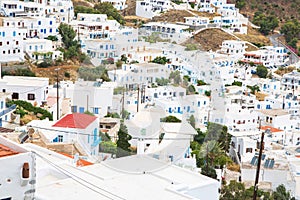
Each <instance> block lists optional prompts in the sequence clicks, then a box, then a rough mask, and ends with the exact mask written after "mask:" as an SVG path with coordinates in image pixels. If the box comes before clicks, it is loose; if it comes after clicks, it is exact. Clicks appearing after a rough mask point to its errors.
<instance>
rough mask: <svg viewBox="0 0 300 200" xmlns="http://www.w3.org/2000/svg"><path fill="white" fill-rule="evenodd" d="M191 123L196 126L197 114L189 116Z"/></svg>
mask: <svg viewBox="0 0 300 200" xmlns="http://www.w3.org/2000/svg"><path fill="white" fill-rule="evenodd" d="M189 123H190V124H191V126H192V127H193V128H195V126H196V119H195V116H194V115H191V116H190V118H189Z"/></svg>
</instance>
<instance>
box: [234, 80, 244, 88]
mask: <svg viewBox="0 0 300 200" xmlns="http://www.w3.org/2000/svg"><path fill="white" fill-rule="evenodd" d="M242 84H243V83H242V82H241V81H233V83H232V85H236V86H240V87H241V86H242Z"/></svg>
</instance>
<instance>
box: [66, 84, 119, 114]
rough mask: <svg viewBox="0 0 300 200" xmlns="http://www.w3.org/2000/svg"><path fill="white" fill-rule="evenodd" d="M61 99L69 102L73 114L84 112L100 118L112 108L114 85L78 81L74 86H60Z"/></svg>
mask: <svg viewBox="0 0 300 200" xmlns="http://www.w3.org/2000/svg"><path fill="white" fill-rule="evenodd" d="M62 87H63V97H64V98H69V99H70V101H71V111H72V112H73V113H84V112H86V111H88V112H91V113H93V114H94V115H95V116H97V117H99V118H102V117H104V116H105V115H107V112H108V110H109V109H110V108H111V107H112V98H113V88H114V87H115V84H113V83H112V84H111V83H109V82H102V81H100V80H97V81H83V80H81V79H80V80H78V81H76V82H75V83H74V84H70V83H67V84H66V85H62Z"/></svg>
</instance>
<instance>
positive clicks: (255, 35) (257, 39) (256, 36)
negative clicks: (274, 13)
mask: <svg viewBox="0 0 300 200" xmlns="http://www.w3.org/2000/svg"><path fill="white" fill-rule="evenodd" d="M235 35H236V36H237V37H239V38H240V39H241V40H244V41H248V42H250V43H253V44H257V45H259V44H260V45H263V46H267V45H271V41H270V39H269V38H267V37H266V36H264V35H262V34H261V33H260V32H259V31H258V30H257V29H255V28H253V27H251V26H248V32H247V34H235ZM246 50H247V51H253V50H257V48H255V47H254V46H251V45H248V49H246Z"/></svg>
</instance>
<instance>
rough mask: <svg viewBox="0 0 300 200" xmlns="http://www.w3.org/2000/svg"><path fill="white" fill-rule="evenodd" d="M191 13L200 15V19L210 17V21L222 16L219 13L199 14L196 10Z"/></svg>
mask: <svg viewBox="0 0 300 200" xmlns="http://www.w3.org/2000/svg"><path fill="white" fill-rule="evenodd" d="M191 12H192V13H194V14H196V15H198V16H199V17H208V18H209V19H210V20H212V19H213V18H214V17H217V16H221V14H219V13H209V12H199V11H195V10H191Z"/></svg>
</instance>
